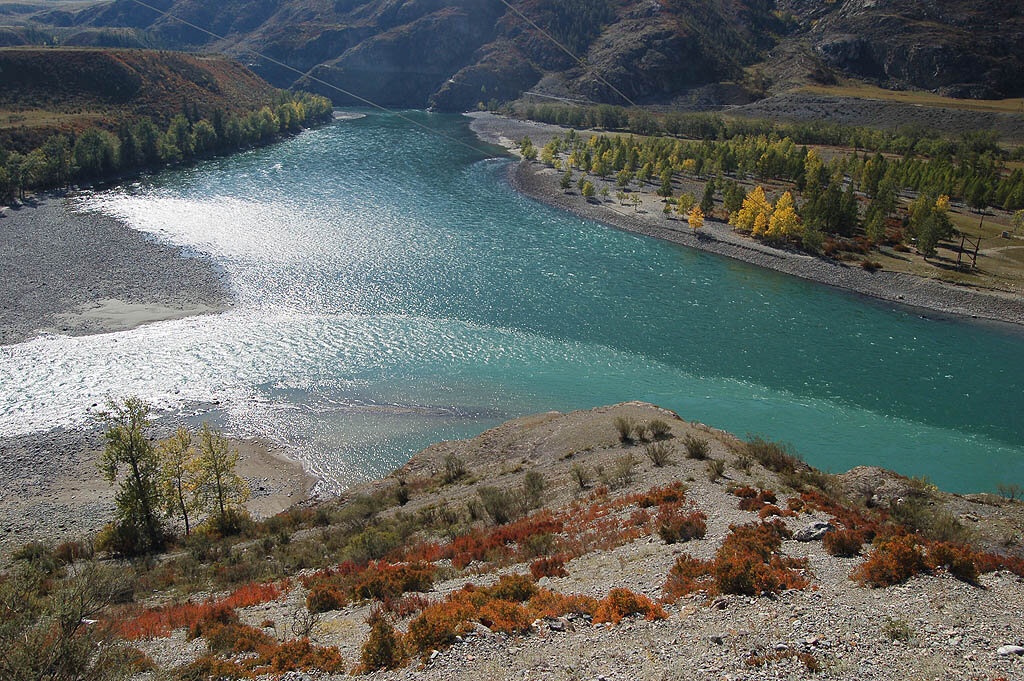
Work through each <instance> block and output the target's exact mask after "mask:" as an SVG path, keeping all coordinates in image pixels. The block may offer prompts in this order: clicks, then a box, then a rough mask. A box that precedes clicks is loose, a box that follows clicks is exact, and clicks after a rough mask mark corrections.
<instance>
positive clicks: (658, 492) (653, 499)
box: [629, 482, 686, 508]
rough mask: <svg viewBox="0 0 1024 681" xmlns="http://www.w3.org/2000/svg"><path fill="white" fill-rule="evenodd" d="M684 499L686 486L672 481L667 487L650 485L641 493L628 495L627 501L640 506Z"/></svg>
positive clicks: (669, 502)
mask: <svg viewBox="0 0 1024 681" xmlns="http://www.w3.org/2000/svg"><path fill="white" fill-rule="evenodd" d="M684 499H686V486H685V485H684V484H683V483H681V482H674V483H672V484H671V485H668V486H667V487H652V488H651V489H649V490H647V491H646V492H644V493H643V494H636V495H633V496H632V497H629V501H631V502H633V503H635V504H636V505H637V506H639V507H640V508H650V507H651V506H662V505H664V504H672V503H677V502H680V501H683V500H684Z"/></svg>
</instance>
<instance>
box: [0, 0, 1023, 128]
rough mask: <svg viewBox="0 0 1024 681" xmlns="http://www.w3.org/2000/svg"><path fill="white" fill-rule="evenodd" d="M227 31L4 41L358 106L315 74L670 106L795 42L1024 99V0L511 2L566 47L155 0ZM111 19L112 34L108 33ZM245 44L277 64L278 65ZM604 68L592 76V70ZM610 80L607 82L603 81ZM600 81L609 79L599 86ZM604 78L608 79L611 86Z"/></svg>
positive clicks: (811, 71) (441, 12)
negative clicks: (90, 49) (240, 69)
mask: <svg viewBox="0 0 1024 681" xmlns="http://www.w3.org/2000/svg"><path fill="white" fill-rule="evenodd" d="M153 4H154V5H155V6H157V7H159V8H161V9H166V10H168V11H170V12H171V13H173V14H174V15H176V16H179V17H181V18H183V19H186V20H187V21H189V22H192V23H194V24H196V25H199V26H202V27H207V28H209V29H210V30H211V31H214V32H216V33H218V34H219V35H223V36H224V39H223V40H218V39H214V38H212V37H210V36H209V35H207V34H205V33H202V32H199V31H196V30H194V29H192V28H189V27H187V26H185V25H183V24H181V23H180V22H178V21H175V20H173V19H171V18H168V17H166V16H161V15H159V14H157V13H156V12H154V11H153V10H150V9H146V8H145V7H142V6H139V5H138V4H136V3H134V2H132V0H112V1H107V2H96V3H95V4H93V5H91V6H87V7H85V8H84V9H79V10H77V11H69V10H67V9H64V8H60V9H49V10H47V9H42V10H40V9H39V8H38V6H35V9H33V10H32V11H28V10H25V12H24V13H23V14H20V15H17V17H18V19H17V21H15V22H13V23H16V24H18V25H17V26H14V27H13V28H11V29H8V30H6V31H5V32H2V33H0V40H3V41H5V42H7V43H8V44H11V43H17V42H19V41H21V42H40V41H45V40H46V39H47V37H49V39H50V40H54V39H57V40H59V41H63V42H65V43H67V42H71V43H79V44H83V43H84V44H102V43H103V42H104V41H109V42H118V41H119V43H118V44H121V45H125V44H138V45H160V46H164V47H168V48H174V49H202V50H211V49H212V50H220V51H225V52H227V53H229V54H234V55H238V56H245V58H246V59H248V60H250V65H251V66H252V68H253V69H254V70H256V71H257V72H258V73H260V75H262V76H264V77H266V78H267V79H268V80H270V81H271V82H272V83H274V84H275V85H278V86H289V85H292V84H293V83H295V82H296V81H299V84H300V85H302V86H303V87H305V88H311V89H317V88H319V89H320V91H321V92H323V93H324V94H330V95H331V96H332V97H333V98H334V99H335V101H336V102H337V103H339V104H351V103H353V102H352V100H351V99H348V98H346V97H345V96H344V95H342V94H340V93H339V92H338V91H336V90H333V89H332V88H324V87H323V86H321V85H318V84H317V83H316V81H315V80H310V78H309V76H312V77H313V78H315V79H321V80H324V81H326V82H328V83H331V84H333V85H336V86H338V87H341V88H343V89H346V90H350V91H352V92H356V93H358V94H360V95H362V96H365V97H368V98H370V99H373V100H375V101H379V102H380V103H383V104H388V105H398V106H425V105H433V106H436V107H437V108H440V109H446V110H461V109H466V108H472V107H474V106H476V104H477V103H478V102H481V101H483V102H486V101H489V100H491V99H492V98H493V99H497V100H499V101H501V100H506V99H510V98H514V97H517V96H519V95H520V94H521V93H522V92H524V91H529V90H532V89H536V88H538V87H539V88H540V89H541V90H542V91H544V92H545V93H547V94H550V95H555V96H563V97H568V98H577V99H588V100H594V101H599V102H609V103H617V104H620V103H624V101H623V98H622V96H621V95H620V94H619V93H618V92H616V90H618V91H619V92H621V93H623V94H625V95H626V97H628V98H630V99H632V100H634V101H639V102H663V101H669V100H671V99H673V98H674V97H676V96H678V95H679V94H681V93H685V92H687V91H690V90H693V89H695V88H700V87H702V86H707V85H710V84H714V83H720V82H726V81H728V82H738V83H742V84H743V85H744V86H745V87H746V88H747V89H748V90H750V91H751V92H754V93H755V94H756V93H757V92H759V91H761V90H763V89H764V88H765V87H766V86H767V85H769V83H766V82H765V81H763V80H762V79H761V78H760V77H759V75H758V74H759V73H761V72H764V71H762V70H761V69H750V68H749V67H751V66H752V65H758V64H761V65H767V66H768V67H769V68H768V69H767V72H768V73H772V68H771V67H772V65H773V60H774V61H778V60H788V61H787V63H789V61H792V60H791V59H790V57H791V56H792V54H794V49H796V48H799V49H800V50H802V52H801V54H805V55H806V58H802V59H801V60H798V61H799V65H800V66H799V68H800V69H801V70H802V71H805V72H806V73H802V74H798V75H799V76H807V77H810V78H812V79H817V80H821V79H822V78H829V77H832V76H833V75H834V74H836V73H839V74H846V75H850V76H853V77H856V78H861V79H866V80H869V81H871V82H875V83H878V84H880V85H883V86H887V87H895V88H907V87H913V88H921V89H928V90H936V91H939V92H941V93H943V94H949V95H954V96H962V97H985V98H991V97H1009V96H1020V95H1022V94H1024V81H1022V80H1021V79H1020V78H1019V77H1018V76H1017V74H1019V73H1020V72H1022V70H1024V18H1022V14H1024V13H1022V11H1021V10H1020V8H1019V5H1018V3H1012V2H1010V3H1007V2H997V1H996V0H982V1H980V2H968V1H967V0H953V1H951V2H938V1H937V0H927V1H925V2H912V1H911V0H846V1H845V2H829V3H822V2H817V1H812V0H710V1H709V0H702V1H697V0H512V2H511V4H512V5H513V7H515V9H516V10H518V12H521V13H522V14H523V15H525V16H527V17H529V18H530V19H531V20H532V21H534V22H535V23H536V24H537V25H539V26H541V27H543V28H544V30H545V31H547V32H548V33H549V34H550V35H551V36H552V37H553V38H555V40H557V41H558V42H559V43H561V45H563V46H564V47H565V48H566V49H567V50H568V52H571V53H573V54H574V55H578V56H580V57H582V58H583V59H584V60H585V62H586V64H588V65H589V66H590V67H591V68H584V67H582V66H581V65H580V64H579V63H578V62H577V61H576V60H575V59H573V58H572V57H570V56H569V55H568V54H567V53H566V51H563V50H562V49H561V48H560V47H558V46H556V45H555V44H554V43H553V42H552V41H551V40H549V39H548V38H546V37H544V36H543V35H541V34H540V33H539V32H538V31H537V30H536V29H535V28H533V27H532V26H530V25H529V24H528V23H527V22H526V21H524V20H523V18H522V17H521V16H520V15H519V14H518V13H517V12H514V11H512V10H510V9H509V8H508V7H507V6H506V5H505V4H504V3H503V2H502V1H501V0H227V1H225V2H217V3H211V2H206V1H205V0H153ZM114 29H116V30H114ZM247 50H256V51H259V52H263V53H266V54H268V55H270V56H272V57H274V58H275V59H278V60H280V61H283V62H285V63H286V64H288V65H289V66H290V67H292V68H293V69H296V70H297V71H298V72H300V73H301V74H306V76H307V77H303V76H301V75H299V74H297V73H296V72H295V71H292V70H290V69H286V68H281V67H279V66H276V65H273V64H271V63H269V62H266V61H264V60H261V59H258V58H256V57H252V56H247V55H248V53H247ZM595 72H596V73H599V74H600V75H601V78H598V77H596V76H595V75H594V74H595ZM602 78H603V80H602ZM605 81H607V83H606V82H605ZM609 84H610V85H611V86H612V87H609Z"/></svg>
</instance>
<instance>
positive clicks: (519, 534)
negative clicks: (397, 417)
mask: <svg viewBox="0 0 1024 681" xmlns="http://www.w3.org/2000/svg"><path fill="white" fill-rule="evenodd" d="M854 446H855V445H854ZM1022 516H1024V506H1022V505H1021V503H1020V502H1019V501H1012V500H1007V499H1002V498H999V497H994V496H992V495H975V496H969V497H963V496H958V495H950V494H944V493H942V492H940V491H938V490H936V489H935V488H934V487H932V486H930V485H928V484H927V483H926V482H924V481H920V480H909V479H907V478H903V477H901V476H898V475H896V474H894V473H891V472H887V471H883V470H881V469H876V468H855V469H853V470H852V471H850V472H848V473H845V474H842V475H835V476H832V475H825V474H823V473H821V472H819V471H816V470H814V469H812V468H810V467H809V466H807V465H806V464H804V463H803V462H801V461H800V460H799V459H797V458H795V457H794V456H792V454H791V452H789V451H788V450H787V449H786V448H785V447H782V446H779V445H777V444H774V443H771V442H768V441H765V440H763V439H760V438H753V439H751V440H749V441H746V442H744V441H741V440H739V439H737V438H735V437H733V436H732V435H729V434H728V433H725V432H722V431H718V430H714V429H712V428H709V427H707V426H704V425H702V424H699V423H690V422H686V421H683V420H682V419H680V418H679V417H678V416H677V415H676V414H674V413H673V412H670V411H667V410H664V409H660V408H658V407H655V406H653V405H650V404H644V403H640V402H630V403H624V404H619V405H615V406H611V407H602V408H597V409H593V410H590V411H581V412H573V413H568V414H561V413H557V412H550V413H546V414H538V415H534V416H527V417H523V418H519V419H516V420H513V421H510V422H508V423H506V424H504V425H502V426H499V427H497V428H494V429H492V430H490V431H487V432H486V433H483V434H482V435H480V436H478V437H475V438H473V439H470V440H465V441H459V442H444V443H439V444H437V445H434V446H431V447H429V448H427V449H425V450H424V451H422V452H420V453H419V454H417V455H416V456H414V457H413V458H412V460H411V461H410V462H409V463H408V464H407V465H406V466H404V467H402V468H401V469H399V470H398V471H395V472H394V473H393V474H392V475H390V476H388V477H387V478H385V479H383V480H378V481H374V482H369V483H366V484H364V485H362V486H359V487H357V488H355V489H352V490H349V492H348V493H346V495H345V496H344V497H343V498H340V499H336V500H332V501H328V502H323V503H319V504H310V505H308V506H306V507H304V508H293V509H291V510H289V511H287V512H285V513H282V514H279V515H277V516H274V517H273V518H270V519H268V520H266V521H262V522H260V523H256V524H253V525H251V526H248V527H246V528H245V529H244V532H243V534H242V536H238V537H230V538H226V539H218V538H217V537H214V536H209V535H204V534H197V535H194V536H193V538H192V539H191V540H190V541H188V542H187V544H186V546H185V547H184V548H186V549H187V550H182V551H177V552H174V553H172V554H169V555H166V556H162V557H161V558H160V559H159V560H155V561H152V562H149V563H145V562H136V563H134V565H133V568H134V572H129V571H127V570H120V571H119V572H118V571H117V568H113V569H112V568H110V567H106V566H104V565H102V564H100V565H98V564H96V563H95V562H89V561H87V560H84V559H83V556H84V555H88V553H89V550H88V548H87V547H83V546H82V545H81V544H66V545H64V546H63V547H58V549H57V550H55V551H54V550H49V549H46V548H45V547H41V546H39V545H36V546H35V547H34V548H33V549H32V551H27V550H26V551H24V552H23V555H25V556H31V557H35V558H36V560H37V561H38V562H37V563H36V564H35V565H36V566H37V567H36V569H37V570H47V569H48V570H50V573H51V574H50V576H51V578H50V579H47V580H41V581H40V582H38V583H39V584H42V585H43V586H36V587H33V588H38V589H53V590H54V591H55V594H56V596H55V597H54V601H55V602H61V601H60V598H59V596H60V595H61V594H63V593H64V590H63V589H65V587H62V586H60V585H61V584H62V583H63V582H61V581H60V580H59V579H57V580H54V579H53V576H54V575H56V576H58V577H59V576H61V575H64V578H65V579H67V580H68V584H69V587H66V588H72V589H74V588H77V589H79V590H82V591H81V592H83V593H87V594H89V595H93V594H98V596H97V598H100V599H101V602H103V603H109V602H110V601H114V604H110V605H106V606H105V607H103V608H101V607H97V608H96V609H95V610H93V611H91V612H90V614H89V619H91V620H99V621H100V622H103V623H109V624H110V625H111V626H110V627H109V628H107V627H103V626H100V627H94V628H89V629H88V630H86V631H85V632H84V633H83V634H82V637H83V640H86V641H87V642H100V641H105V642H106V643H108V644H111V645H109V646H105V647H102V648H100V649H102V650H105V651H107V653H106V654H107V655H108V659H110V660H117V659H121V660H123V662H122V668H123V669H130V668H132V667H134V668H136V669H139V670H148V672H146V673H143V674H141V675H139V677H138V678H140V679H150V678H160V679H169V680H175V681H185V680H198V679H209V678H267V679H270V678H279V677H280V675H281V674H282V673H285V672H292V671H296V672H301V673H300V674H295V675H286V676H285V678H296V679H301V678H310V677H309V676H307V675H306V674H307V673H310V674H313V675H314V676H313V678H332V679H335V678H343V677H345V676H347V675H348V674H349V673H365V672H368V671H374V670H382V669H393V670H394V671H389V672H384V673H381V674H379V675H377V676H375V677H374V678H386V679H392V678H394V679H398V678H404V679H408V678H422V679H462V678H480V679H488V680H489V679H522V678H541V677H543V678H552V679H580V678H589V679H595V678H613V679H627V678H628V679H636V678H644V679H674V678H701V679H703V678H709V679H710V678H733V679H763V678H777V679H778V678H811V675H812V674H818V673H821V675H822V676H821V677H822V678H837V679H864V678H875V679H907V678H944V679H945V678H949V679H962V678H978V679H997V678H1007V679H1009V678H1020V676H1021V672H1022V666H1021V665H1022V664H1024V647H1020V646H1021V645H1022V644H1024V623H1022V621H1021V619H1020V617H1019V616H1018V613H1019V612H1020V609H1021V607H1024V560H1022V559H1021V557H1020V555H1019V554H1020V546H1019V536H1020V530H1021V527H1022V524H1021V521H1022ZM19 563H23V561H19ZM67 563H71V565H66V564H67ZM47 566H49V567H47ZM22 567H24V565H22ZM20 574H21V573H18V572H16V571H12V572H11V578H9V579H8V580H7V581H0V596H2V595H3V594H4V593H8V592H10V591H11V589H12V588H13V587H16V586H17V585H19V584H22V583H24V582H23V581H22V578H21V577H20V576H19V575H20ZM86 579H89V580H91V582H90V584H94V585H96V586H95V587H94V588H92V589H87V588H85V586H86V585H85V584H84V583H83V582H84V580H86ZM12 585H13V586H12ZM4 589H7V591H6V592H5V591H4ZM33 602H34V603H35V602H40V603H41V602H43V601H33ZM24 612H25V609H24V608H20V609H17V610H16V611H15V609H14V608H12V615H16V617H15V618H12V621H13V622H15V623H17V624H18V628H16V629H15V628H12V627H8V628H7V629H5V628H4V627H2V626H0V636H4V635H5V632H6V636H7V637H6V638H3V639H0V642H3V643H5V644H7V645H8V650H9V654H8V656H7V659H5V660H2V661H0V665H3V664H5V663H6V664H8V666H11V661H13V662H17V661H18V660H26V661H25V662H24V664H25V665H31V664H33V663H34V660H36V659H39V658H43V659H45V656H46V655H47V654H48V653H49V651H50V649H51V648H53V647H55V646H56V644H58V643H59V642H60V637H59V632H58V636H56V639H57V641H56V643H54V641H53V640H49V641H46V640H43V639H42V637H40V640H41V641H42V642H41V643H40V644H39V646H38V647H32V641H34V640H36V639H33V635H35V634H36V633H37V632H39V631H41V630H43V629H42V627H45V626H46V620H40V622H41V623H42V624H32V620H31V618H30V617H25V616H24ZM73 614H74V613H73ZM75 623H77V620H75ZM26 632H27V633H26ZM125 642H127V643H130V645H132V646H134V648H133V649H129V650H128V651H126V653H127V654H126V655H125V656H123V657H121V658H118V657H116V655H115V654H116V653H117V651H118V650H120V648H119V647H118V646H119V645H124V644H125ZM76 650H78V649H74V648H70V647H69V651H68V653H67V656H73V655H74V654H75V651H76ZM76 659H80V658H76ZM417 667H418V669H415V668H417ZM414 669H415V671H414ZM0 670H3V666H0ZM153 671H156V675H155V676H154V675H153V674H152V672H153ZM328 675H329V676H328ZM14 678H28V677H27V676H25V677H14ZM111 678H115V676H114V675H111Z"/></svg>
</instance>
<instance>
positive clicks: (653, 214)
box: [467, 113, 1024, 325]
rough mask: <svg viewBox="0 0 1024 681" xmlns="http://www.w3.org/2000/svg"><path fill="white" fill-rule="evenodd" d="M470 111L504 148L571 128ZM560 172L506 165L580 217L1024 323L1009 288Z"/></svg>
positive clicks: (528, 186) (531, 190) (529, 191)
mask: <svg viewBox="0 0 1024 681" xmlns="http://www.w3.org/2000/svg"><path fill="white" fill-rule="evenodd" d="M467 115H469V116H470V117H471V118H472V119H473V121H472V123H471V128H472V129H473V131H474V132H475V133H476V135H477V136H478V137H479V138H480V139H482V140H484V141H485V142H489V143H492V144H500V145H502V146H505V147H506V148H509V149H512V148H513V147H515V148H518V140H521V139H522V138H523V137H524V136H529V137H530V139H531V140H533V142H534V144H535V145H537V146H538V147H540V146H543V145H544V144H547V142H548V141H550V140H551V138H552V137H554V136H555V135H564V134H565V133H566V132H568V128H562V127H561V126H557V125H548V124H545V123H536V122H534V121H519V120H514V119H509V118H505V117H502V116H497V115H494V114H488V113H473V114H467ZM577 176H578V175H577ZM560 177H561V174H560V173H558V172H557V171H555V170H554V169H553V168H548V167H547V166H545V165H543V164H542V163H539V162H533V163H527V162H521V163H518V164H515V165H513V166H512V167H511V169H510V171H509V181H510V183H511V184H512V186H513V187H514V188H516V189H517V190H519V191H521V192H523V193H524V194H526V195H528V196H530V197H532V198H534V199H536V200H538V201H541V202H543V203H546V204H548V205H550V206H554V207H556V208H560V209H563V210H567V211H569V212H571V213H574V214H576V215H578V216H580V217H582V218H586V219H590V220H596V221H598V222H602V223H604V224H607V225H610V226H613V227H616V228H619V229H623V230H626V231H629V232H634V233H637V234H643V235H645V236H650V237H654V238H657V239H664V240H665V241H671V242H673V243H677V244H682V245H684V246H689V247H691V248H697V249H700V250H702V251H707V252H709V253H715V254H717V255H722V256H725V257H728V258H733V259H735V260H741V261H743V262H746V263H750V264H753V265H757V266H759V267H765V268H767V269H771V270H775V271H776V272H782V273H784V274H789V275H792V276H796V277H800V278H802V279H807V280H809V281H814V282H818V283H821V284H826V285H829V286H835V287H837V288H841V289H845V290H848V291H853V292H855V293H859V294H862V295H865V296H869V297H871V298H876V299H879V300H884V301H888V302H891V303H895V304H898V305H906V306H911V307H913V308H919V309H920V310H919V312H920V313H921V314H925V315H927V313H928V312H931V313H938V314H939V315H943V316H945V315H951V316H956V317H966V318H972V319H984V320H992V321H997V322H1006V323H1010V324H1018V325H1019V324H1024V299H1021V298H1019V297H1016V296H1013V295H1011V294H1004V293H1001V292H988V291H982V290H978V289H973V288H968V287H965V286H955V285H952V284H947V283H944V282H941V281H938V280H935V279H925V278H922V277H917V276H914V275H911V274H904V273H900V272H888V271H884V270H883V271H878V272H867V271H865V270H863V269H861V268H860V267H855V266H850V265H847V264H843V263H840V262H837V261H832V260H826V259H824V258H819V257H814V256H810V255H807V254H805V253H800V252H796V251H791V250H783V249H778V248H772V247H770V246H766V245H764V244H761V243H759V242H756V241H754V240H752V239H746V238H744V237H742V236H740V235H738V234H736V233H735V232H734V231H733V229H732V227H730V226H729V225H728V224H726V223H724V222H721V221H718V220H707V221H706V222H705V223H704V228H703V229H702V230H701V232H700V233H699V234H696V235H694V234H692V233H691V231H690V229H689V227H688V226H687V224H686V222H685V221H681V220H674V219H672V220H670V219H666V218H665V217H664V216H663V215H662V202H661V198H660V197H658V196H656V195H655V194H654V189H656V187H655V186H654V185H650V186H648V187H647V188H646V189H645V191H644V193H643V194H642V199H643V202H642V203H641V205H640V206H639V207H638V209H634V208H633V207H632V206H621V205H619V204H618V202H617V201H615V200H614V199H611V200H603V201H601V200H594V201H591V202H588V201H586V200H585V199H584V198H583V197H582V196H581V195H580V193H579V191H578V190H576V189H575V187H574V188H573V189H572V190H570V191H568V192H566V191H563V190H562V189H561V188H560V187H559V185H558V181H559V179H560ZM590 179H591V180H592V181H594V182H595V183H596V185H595V186H596V187H597V189H598V190H600V189H601V188H602V187H607V188H608V190H609V192H610V193H611V195H612V196H614V195H615V192H616V191H617V189H618V188H617V187H616V186H615V182H614V179H612V178H609V179H608V180H604V181H602V180H600V179H599V178H596V177H591V178H590ZM926 311H927V312H926Z"/></svg>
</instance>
